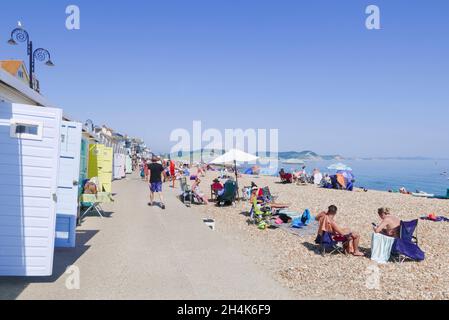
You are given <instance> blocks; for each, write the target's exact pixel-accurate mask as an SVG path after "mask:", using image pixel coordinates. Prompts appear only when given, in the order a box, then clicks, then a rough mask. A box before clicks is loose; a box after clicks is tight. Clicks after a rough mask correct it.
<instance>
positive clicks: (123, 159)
mask: <svg viewBox="0 0 449 320" xmlns="http://www.w3.org/2000/svg"><path fill="white" fill-rule="evenodd" d="M120 163H121V165H120V175H121V177H122V178H125V177H126V155H125V154H123V153H121V154H120Z"/></svg>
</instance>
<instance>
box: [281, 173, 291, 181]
mask: <svg viewBox="0 0 449 320" xmlns="http://www.w3.org/2000/svg"><path fill="white" fill-rule="evenodd" d="M279 176H280V178H281V182H282V183H293V175H292V174H291V173H284V174H279Z"/></svg>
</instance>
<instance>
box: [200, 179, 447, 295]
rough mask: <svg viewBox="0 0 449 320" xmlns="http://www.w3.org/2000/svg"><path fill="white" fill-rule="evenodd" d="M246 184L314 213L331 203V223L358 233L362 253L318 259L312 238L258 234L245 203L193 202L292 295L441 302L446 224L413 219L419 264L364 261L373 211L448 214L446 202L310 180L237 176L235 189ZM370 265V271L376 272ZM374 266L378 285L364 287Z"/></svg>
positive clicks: (409, 216) (206, 183) (404, 215)
mask: <svg viewBox="0 0 449 320" xmlns="http://www.w3.org/2000/svg"><path fill="white" fill-rule="evenodd" d="M216 177H217V173H216V172H207V174H206V177H204V178H202V181H203V182H202V185H201V187H202V190H203V192H205V193H206V194H207V193H208V192H209V186H210V183H211V181H212V180H213V179H214V178H216ZM251 181H254V182H255V183H256V184H257V185H258V186H259V187H263V186H269V187H270V189H271V192H272V193H273V194H274V195H276V196H278V197H279V198H278V200H277V201H278V202H282V203H288V204H291V207H290V208H291V209H292V210H294V211H298V212H303V211H304V210H305V209H309V210H310V211H311V213H312V214H313V215H316V214H318V213H320V212H322V211H324V210H326V209H327V207H328V206H329V205H332V204H334V205H336V206H337V207H338V208H339V213H338V215H337V221H338V223H339V225H341V226H347V227H350V228H351V229H352V230H354V231H355V232H358V233H360V234H361V237H362V238H361V249H362V251H363V252H364V253H365V257H362V258H360V257H353V256H345V255H342V254H340V255H327V256H325V257H323V256H321V255H320V254H319V252H318V251H317V246H316V245H315V243H314V240H315V235H313V236H303V237H301V236H297V235H294V234H291V233H289V232H287V231H285V230H282V229H268V230H265V231H261V230H259V229H257V227H256V226H255V225H252V224H250V223H249V222H248V216H247V212H248V211H249V210H250V205H249V203H247V202H243V201H242V202H240V203H237V204H236V205H235V206H230V207H225V208H219V207H216V206H215V205H214V204H213V203H211V204H209V205H208V206H204V205H203V206H201V205H194V206H192V210H194V211H196V212H197V213H198V215H199V216H200V217H201V218H213V219H215V221H216V232H219V233H220V234H222V235H223V236H224V237H226V238H227V239H228V240H229V241H235V242H238V243H240V246H241V247H242V250H244V252H245V254H246V255H247V256H249V257H250V258H251V259H253V261H254V262H255V263H256V264H257V265H259V266H260V267H261V268H262V269H263V270H264V271H267V272H269V273H271V274H272V276H273V277H274V278H275V279H276V280H277V281H279V282H280V283H281V284H282V285H284V286H285V287H287V288H290V289H291V290H292V291H293V292H294V293H295V294H296V295H297V296H298V298H304V297H308V298H312V299H314V298H316V299H321V298H327V299H448V298H449V268H448V266H449V250H448V249H447V240H448V234H449V223H447V222H439V223H436V222H430V221H423V220H420V222H419V227H418V236H419V241H420V243H419V245H420V247H421V248H422V249H423V250H424V251H425V252H426V260H425V261H424V262H421V263H416V262H405V263H403V264H399V263H388V264H386V265H378V264H377V263H375V262H373V261H371V260H370V247H371V236H372V226H371V223H373V222H376V223H377V222H378V221H379V219H378V216H377V209H378V208H379V207H389V208H391V210H392V214H394V215H396V216H398V217H399V218H400V219H402V220H405V221H409V220H413V219H417V218H420V217H422V216H424V215H428V214H430V213H435V214H437V215H440V216H448V215H449V201H446V200H437V199H423V198H415V197H412V196H408V195H402V194H392V193H387V192H379V191H371V190H370V191H368V192H366V193H365V192H362V191H354V192H346V191H338V190H326V189H320V188H317V187H315V186H313V185H307V186H298V185H294V184H292V185H284V184H280V183H279V179H278V178H274V177H255V176H243V177H242V178H241V179H239V185H240V187H242V186H246V185H250V183H251ZM377 268H378V269H377ZM373 270H374V271H375V270H378V272H379V275H380V283H379V286H378V287H377V288H372V285H370V283H372V282H370V279H371V278H372V275H373Z"/></svg>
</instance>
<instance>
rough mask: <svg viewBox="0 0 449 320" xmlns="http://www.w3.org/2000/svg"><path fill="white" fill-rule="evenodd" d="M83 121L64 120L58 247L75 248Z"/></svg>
mask: <svg viewBox="0 0 449 320" xmlns="http://www.w3.org/2000/svg"><path fill="white" fill-rule="evenodd" d="M81 136H82V124H81V123H77V122H67V121H64V122H63V123H62V127H61V156H60V160H59V176H58V204H57V215H56V241H55V246H56V247H58V248H74V247H75V241H76V224H77V218H78V203H79V202H78V196H79V185H80V184H82V181H80V180H79V179H80V165H81V149H82V148H81V141H82V138H81Z"/></svg>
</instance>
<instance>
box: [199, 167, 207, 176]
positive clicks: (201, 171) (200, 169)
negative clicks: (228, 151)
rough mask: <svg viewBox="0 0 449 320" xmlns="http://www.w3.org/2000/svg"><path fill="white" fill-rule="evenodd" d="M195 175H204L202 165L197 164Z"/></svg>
mask: <svg viewBox="0 0 449 320" xmlns="http://www.w3.org/2000/svg"><path fill="white" fill-rule="evenodd" d="M197 176H198V177H205V176H206V173H205V172H204V169H203V166H202V165H201V164H199V165H198V166H197Z"/></svg>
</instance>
